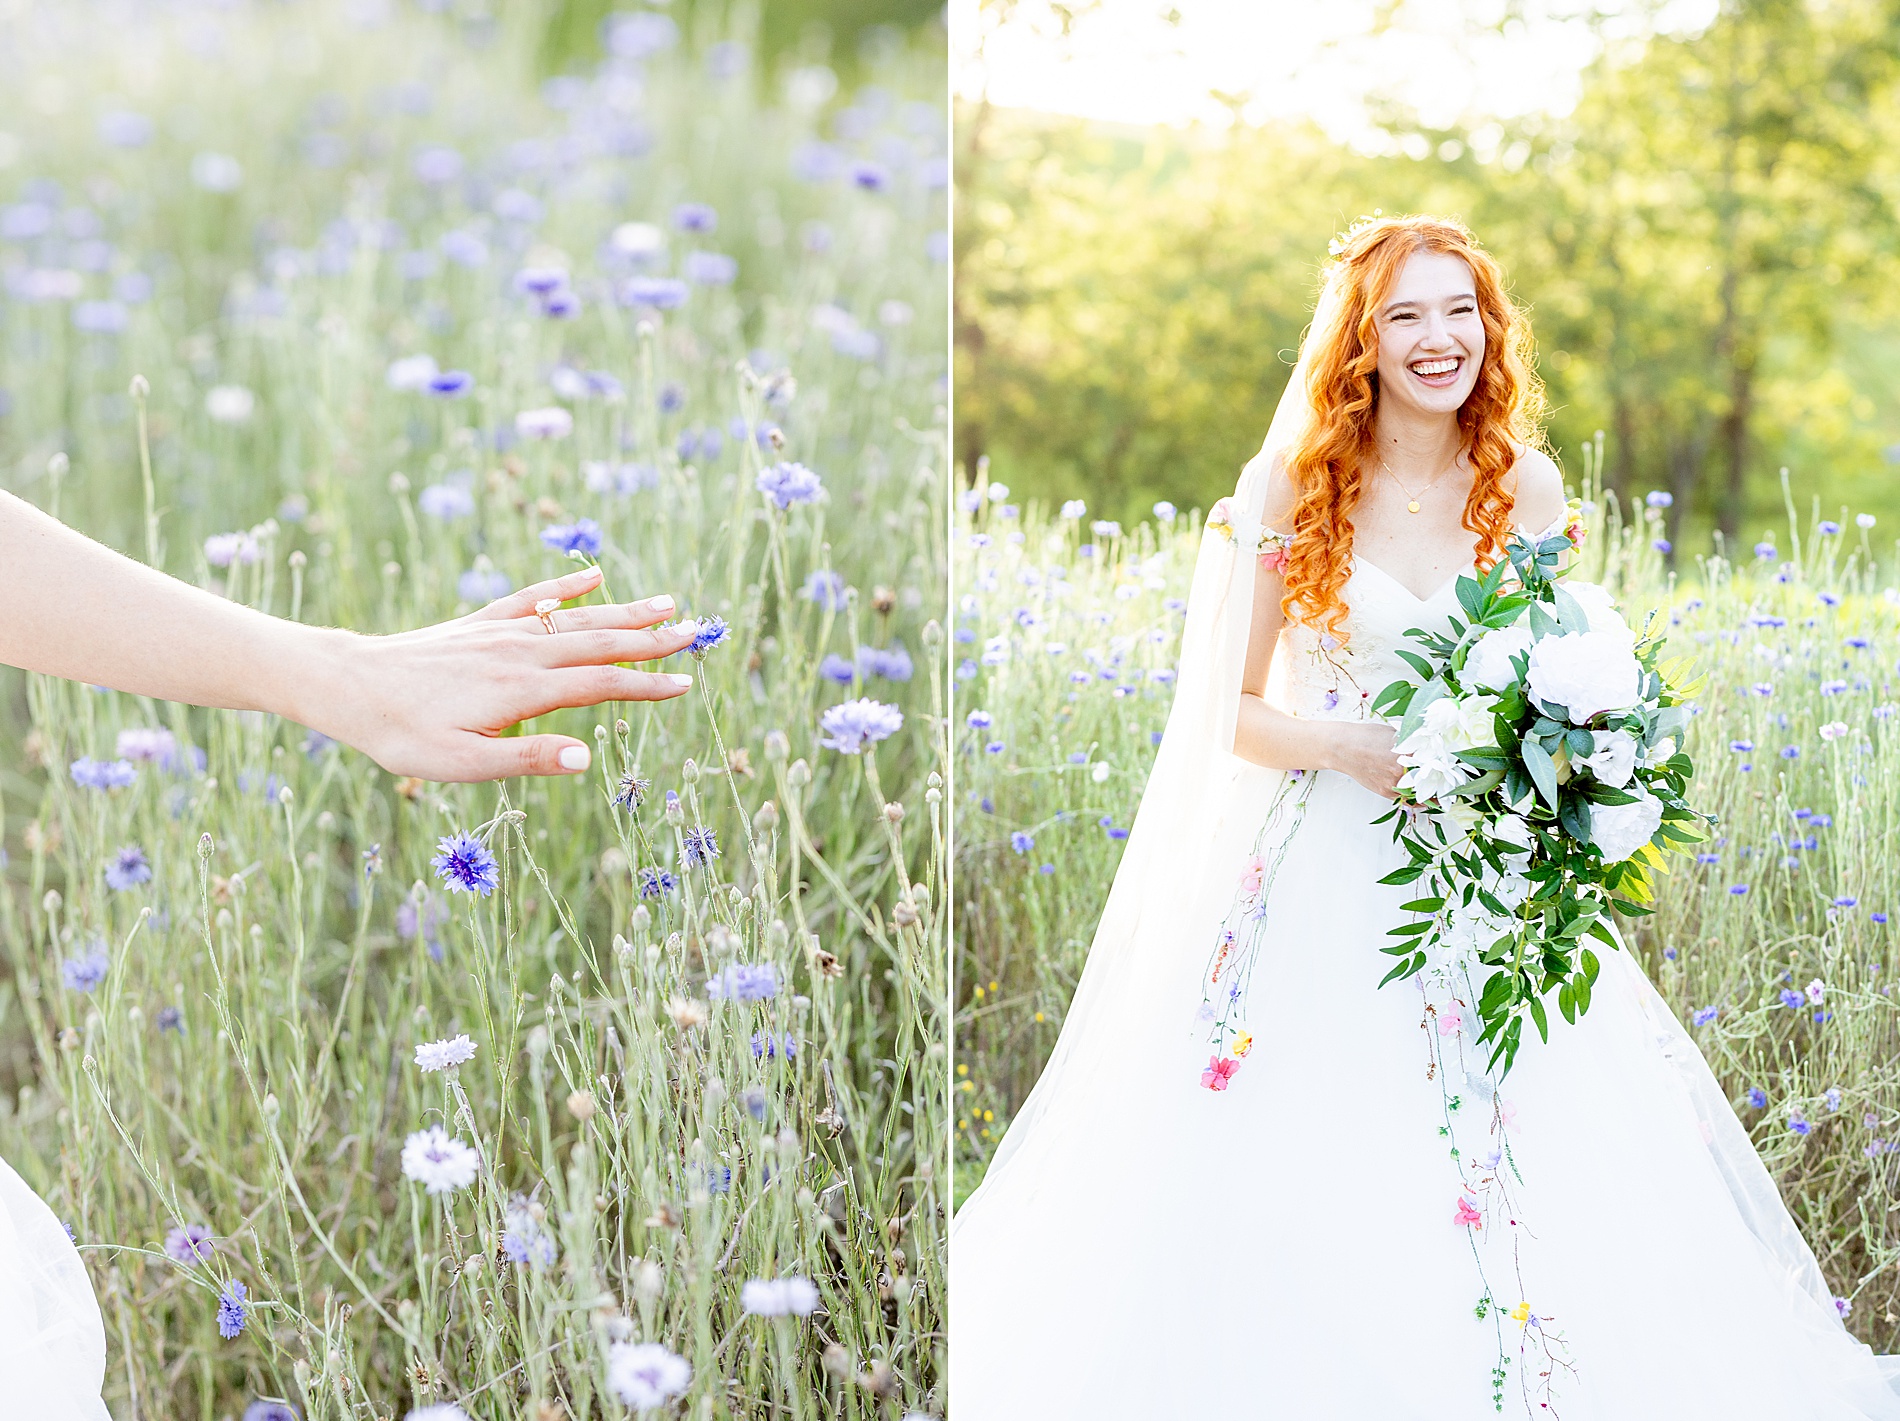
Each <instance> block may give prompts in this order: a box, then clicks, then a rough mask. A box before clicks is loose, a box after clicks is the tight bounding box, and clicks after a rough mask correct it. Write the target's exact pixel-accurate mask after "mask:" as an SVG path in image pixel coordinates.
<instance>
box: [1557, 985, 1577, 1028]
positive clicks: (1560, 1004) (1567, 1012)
mask: <svg viewBox="0 0 1900 1421" xmlns="http://www.w3.org/2000/svg"><path fill="white" fill-rule="evenodd" d="M1557 1010H1558V1011H1560V1012H1562V1013H1563V1014H1564V1020H1565V1021H1567V1022H1569V1023H1570V1024H1571V1025H1572V1026H1575V1025H1576V1024H1577V996H1576V993H1574V992H1572V991H1571V990H1570V985H1569V983H1565V984H1564V985H1563V986H1562V987H1560V988H1558V990H1557Z"/></svg>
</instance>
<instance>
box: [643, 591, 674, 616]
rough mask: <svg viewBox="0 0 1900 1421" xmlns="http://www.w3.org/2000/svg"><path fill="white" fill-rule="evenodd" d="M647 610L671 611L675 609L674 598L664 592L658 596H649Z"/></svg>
mask: <svg viewBox="0 0 1900 1421" xmlns="http://www.w3.org/2000/svg"><path fill="white" fill-rule="evenodd" d="M647 610H648V611H650V612H670V611H672V610H673V599H672V598H671V597H668V596H667V595H666V594H665V593H664V592H662V593H661V594H660V595H659V596H658V597H649V598H647Z"/></svg>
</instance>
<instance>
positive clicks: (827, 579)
mask: <svg viewBox="0 0 1900 1421" xmlns="http://www.w3.org/2000/svg"><path fill="white" fill-rule="evenodd" d="M805 600H806V601H808V602H816V603H817V604H818V605H819V606H820V607H821V608H823V609H824V610H825V611H827V612H842V611H843V610H844V609H845V607H846V606H847V605H848V604H849V602H850V596H849V589H848V588H847V587H846V586H845V581H844V579H843V578H842V577H840V576H838V574H837V573H835V572H832V571H830V570H829V569H826V568H820V569H819V570H818V571H816V572H814V573H812V575H811V576H809V577H807V578H806V579H805Z"/></svg>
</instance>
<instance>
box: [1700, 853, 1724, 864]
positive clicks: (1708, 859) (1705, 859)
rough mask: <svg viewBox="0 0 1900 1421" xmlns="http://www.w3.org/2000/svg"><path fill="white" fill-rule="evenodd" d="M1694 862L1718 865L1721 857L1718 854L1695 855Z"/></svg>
mask: <svg viewBox="0 0 1900 1421" xmlns="http://www.w3.org/2000/svg"><path fill="white" fill-rule="evenodd" d="M1695 861H1696V862H1697V863H1720V862H1721V861H1722V856H1721V855H1720V854H1697V855H1696V856H1695Z"/></svg>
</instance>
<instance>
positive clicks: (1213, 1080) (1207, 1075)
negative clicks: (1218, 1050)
mask: <svg viewBox="0 0 1900 1421" xmlns="http://www.w3.org/2000/svg"><path fill="white" fill-rule="evenodd" d="M1239 1069H1240V1062H1239V1061H1236V1060H1234V1059H1233V1058H1231V1057H1229V1058H1228V1059H1227V1060H1225V1061H1223V1060H1222V1059H1221V1058H1220V1057H1219V1056H1209V1057H1208V1058H1207V1069H1206V1070H1204V1071H1202V1072H1201V1084H1202V1085H1204V1086H1206V1087H1207V1088H1208V1089H1209V1090H1226V1089H1227V1082H1229V1081H1230V1080H1232V1079H1233V1078H1234V1072H1235V1071H1237V1070H1239Z"/></svg>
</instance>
